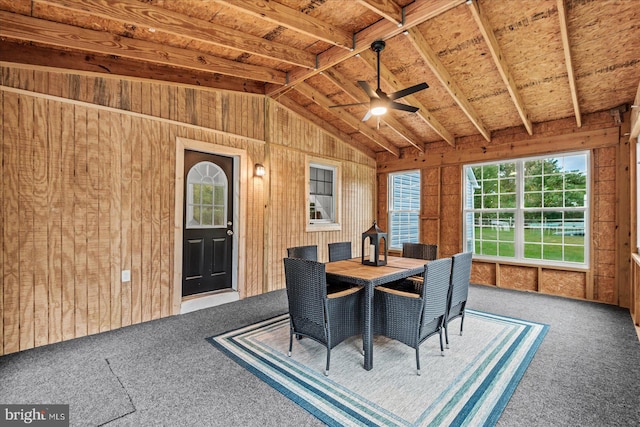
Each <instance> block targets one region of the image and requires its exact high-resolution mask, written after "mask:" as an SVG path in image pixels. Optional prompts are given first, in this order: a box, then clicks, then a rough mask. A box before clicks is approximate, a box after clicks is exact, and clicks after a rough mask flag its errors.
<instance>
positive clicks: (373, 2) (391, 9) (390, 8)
mask: <svg viewBox="0 0 640 427" xmlns="http://www.w3.org/2000/svg"><path fill="white" fill-rule="evenodd" d="M358 3H360V4H361V5H363V6H364V7H366V8H368V9H371V10H372V11H373V12H375V13H377V14H378V15H380V16H382V17H383V18H385V19H388V20H389V21H391V22H392V23H394V24H396V25H397V26H398V27H401V26H402V8H401V7H400V6H398V4H397V3H396V2H395V1H393V0H358Z"/></svg>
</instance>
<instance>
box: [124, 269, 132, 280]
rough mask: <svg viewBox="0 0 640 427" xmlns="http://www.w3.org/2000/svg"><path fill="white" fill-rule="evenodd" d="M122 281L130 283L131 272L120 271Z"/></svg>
mask: <svg viewBox="0 0 640 427" xmlns="http://www.w3.org/2000/svg"><path fill="white" fill-rule="evenodd" d="M122 281H123V282H130V281H131V270H122Z"/></svg>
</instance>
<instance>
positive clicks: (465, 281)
mask: <svg viewBox="0 0 640 427" xmlns="http://www.w3.org/2000/svg"><path fill="white" fill-rule="evenodd" d="M472 256H473V254H472V253H471V252H462V253H459V254H456V255H454V256H453V257H452V263H451V284H450V286H449V296H448V298H447V299H448V301H447V316H446V317H445V320H444V338H445V341H446V344H447V348H449V322H450V321H451V320H453V319H455V318H458V317H459V318H460V335H462V326H463V325H464V313H465V308H466V306H467V297H468V295H469V281H470V280H471V261H472V259H471V258H472Z"/></svg>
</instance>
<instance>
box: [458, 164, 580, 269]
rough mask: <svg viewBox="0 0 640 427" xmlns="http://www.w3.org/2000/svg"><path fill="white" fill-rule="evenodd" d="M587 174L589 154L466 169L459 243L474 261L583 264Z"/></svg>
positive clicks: (476, 166)
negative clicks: (461, 240)
mask: <svg viewBox="0 0 640 427" xmlns="http://www.w3.org/2000/svg"><path fill="white" fill-rule="evenodd" d="M589 174H590V163H589V152H578V153H566V154H560V155H553V156H545V157H531V158H523V159H516V160H509V161H502V162H496V163H483V164H476V165H466V166H465V167H464V177H465V189H466V190H467V191H465V201H464V214H463V221H464V222H465V226H464V227H463V230H464V234H465V236H464V240H465V241H467V242H472V245H470V246H471V247H472V248H473V252H474V254H475V256H476V258H502V259H509V260H517V261H522V262H527V263H539V264H553V265H559V266H573V267H586V266H588V260H589V257H588V244H586V242H588V241H589V240H588V236H589V227H588V225H589ZM470 222H471V223H470Z"/></svg>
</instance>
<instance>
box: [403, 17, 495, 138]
mask: <svg viewBox="0 0 640 427" xmlns="http://www.w3.org/2000/svg"><path fill="white" fill-rule="evenodd" d="M409 40H410V41H411V43H412V44H413V46H414V47H415V48H416V50H417V51H418V53H419V54H420V56H422V59H424V61H425V62H426V63H427V65H428V66H429V68H431V71H432V72H433V74H435V76H436V77H437V78H438V80H440V83H442V86H444V87H445V89H447V91H448V92H449V95H451V97H452V98H453V100H454V101H456V103H457V104H458V105H459V106H460V108H461V109H462V111H463V112H464V113H465V114H466V115H467V117H468V118H469V120H471V123H473V125H474V126H475V127H476V129H478V131H479V132H480V134H482V136H484V139H486V140H487V141H491V132H489V131H488V130H487V128H486V127H485V126H484V123H482V120H481V119H480V116H479V115H478V113H477V112H476V110H475V109H474V108H473V106H472V105H471V103H470V102H469V99H468V98H467V96H466V95H465V94H464V93H463V92H462V89H460V88H459V87H458V85H457V84H456V82H455V81H454V79H453V77H452V76H451V73H449V71H447V69H446V68H445V66H444V65H443V64H442V61H440V59H438V55H437V54H436V53H435V52H434V50H433V49H432V48H431V46H429V43H427V41H426V40H425V38H424V36H423V35H422V33H421V32H420V31H419V30H418V29H417V28H415V27H414V28H411V29H410V30H409Z"/></svg>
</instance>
